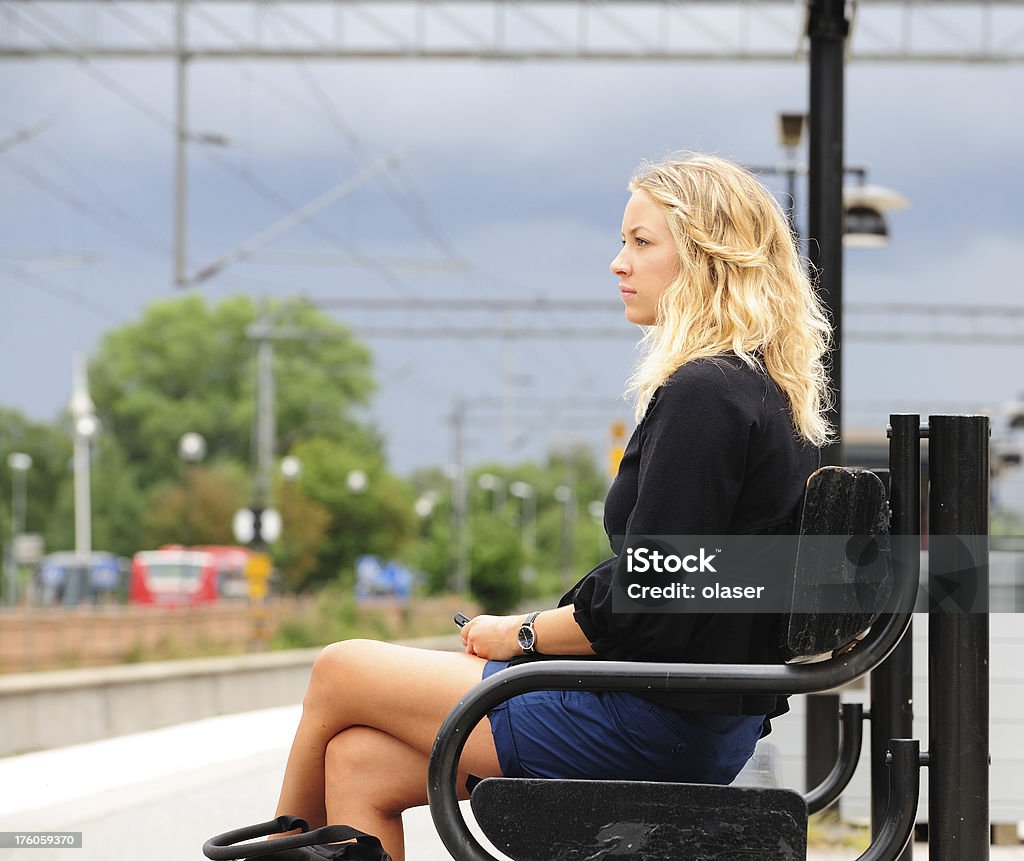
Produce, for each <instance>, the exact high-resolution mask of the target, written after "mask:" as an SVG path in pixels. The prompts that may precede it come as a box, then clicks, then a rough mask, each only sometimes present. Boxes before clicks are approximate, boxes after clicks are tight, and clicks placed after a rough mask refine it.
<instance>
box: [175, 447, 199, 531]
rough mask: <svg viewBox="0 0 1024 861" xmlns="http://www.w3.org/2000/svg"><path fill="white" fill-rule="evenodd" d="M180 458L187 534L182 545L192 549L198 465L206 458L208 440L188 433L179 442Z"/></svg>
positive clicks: (194, 529)
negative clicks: (183, 470)
mask: <svg viewBox="0 0 1024 861" xmlns="http://www.w3.org/2000/svg"><path fill="white" fill-rule="evenodd" d="M178 457H180V458H181V459H182V460H183V461H184V462H185V471H186V475H185V518H184V519H185V527H186V528H185V534H184V535H183V536H182V539H183V540H182V543H183V544H184V545H186V546H187V547H191V546H192V545H194V544H195V543H196V524H195V518H194V515H193V510H192V509H193V506H194V505H195V479H196V476H195V473H196V464H198V463H199V462H200V461H201V460H202V459H203V458H204V457H206V440H205V439H204V438H203V435H202V434H198V433H187V434H184V435H183V436H182V437H181V439H180V440H178Z"/></svg>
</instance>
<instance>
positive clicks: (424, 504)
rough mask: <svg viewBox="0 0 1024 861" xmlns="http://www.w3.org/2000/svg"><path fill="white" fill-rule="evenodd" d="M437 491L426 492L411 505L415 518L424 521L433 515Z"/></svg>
mask: <svg viewBox="0 0 1024 861" xmlns="http://www.w3.org/2000/svg"><path fill="white" fill-rule="evenodd" d="M437 499H438V496H437V491H436V490H428V491H427V492H426V493H424V494H423V495H422V496H420V497H419V498H418V499H417V500H416V502H415V503H413V507H412V508H413V511H415V512H416V516H417V517H419V518H420V519H421V520H426V519H427V518H428V517H430V515H431V514H433V513H434V507H435V506H436V505H437Z"/></svg>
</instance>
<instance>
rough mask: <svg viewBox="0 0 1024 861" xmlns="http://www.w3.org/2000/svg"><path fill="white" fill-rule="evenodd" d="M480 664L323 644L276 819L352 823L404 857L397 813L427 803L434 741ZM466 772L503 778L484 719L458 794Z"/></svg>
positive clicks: (384, 646)
mask: <svg viewBox="0 0 1024 861" xmlns="http://www.w3.org/2000/svg"><path fill="white" fill-rule="evenodd" d="M483 665H484V660H483V659H482V658H479V657H476V656H474V655H467V654H464V653H459V652H432V651H427V650H424V649H411V648H407V647H404V646H395V645H392V644H390V643H379V642H375V641H372V640H346V641H344V642H341V643H334V644H333V645H331V646H328V647H327V648H325V649H324V650H323V651H322V652H321V653H320V655H319V656H318V657H317V659H316V661H315V662H314V663H313V672H312V676H311V677H310V682H309V687H308V688H307V690H306V696H305V698H304V699H303V701H302V718H301V719H300V721H299V726H298V729H297V730H296V732H295V739H294V741H293V742H292V747H291V752H290V753H289V754H288V764H287V766H286V767H285V775H284V782H283V785H282V787H281V796H280V800H279V801H278V805H277V813H276V814H275V815H278V816H280V815H282V814H292V815H294V816H301V817H302V818H304V819H306V820H307V821H308V822H309V823H310V825H311V826H312V827H313V828H316V827H318V826H320V825H324V824H326V823H327V822H331V823H344V824H346V825H351V826H353V827H355V828H359V829H361V830H363V831H366V832H367V833H369V834H376V835H377V836H378V837H380V838H381V841H382V842H383V844H384V848H385V849H386V850H387V851H388V853H389V854H390V855H391V856H392V858H394V859H395V861H403V859H404V856H405V853H404V846H403V834H402V820H401V813H402V811H403V810H405V809H407V808H409V807H416V806H418V805H421V804H426V802H427V763H428V761H429V757H430V749H431V747H432V746H433V743H434V737H435V736H436V735H437V730H438V728H439V727H440V725H441V722H442V721H443V720H444V718H445V716H446V715H447V714H448V712H449V711H451V709H452V707H453V706H454V705H455V704H456V703H457V702H458V701H459V700H460V699H461V698H462V696H463V694H464V693H465V692H466V691H467V690H469V689H470V688H471V687H473V685H475V684H477V683H478V682H479V681H480V676H481V673H482V670H483ZM467 774H476V775H478V776H480V777H493V776H498V775H500V774H501V769H500V767H499V765H498V756H497V753H496V752H495V750H494V742H493V740H492V738H491V733H490V726H489V725H488V723H487V722H486V721H482V722H481V723H480V724H478V725H477V727H476V728H475V729H474V730H473V732H472V733H471V734H470V736H469V738H468V739H467V741H466V746H465V748H464V750H463V753H462V759H461V762H460V774H459V780H458V785H459V787H460V788H462V787H464V786H465V777H466V775H467ZM460 795H461V796H464V795H465V792H464V791H462V792H461V793H460Z"/></svg>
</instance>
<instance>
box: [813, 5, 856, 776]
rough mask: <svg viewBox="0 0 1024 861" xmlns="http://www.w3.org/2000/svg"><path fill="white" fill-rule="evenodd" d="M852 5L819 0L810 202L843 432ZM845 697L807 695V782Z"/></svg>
mask: <svg viewBox="0 0 1024 861" xmlns="http://www.w3.org/2000/svg"><path fill="white" fill-rule="evenodd" d="M844 13H845V4H844V0H812V2H811V9H810V19H809V22H808V28H807V35H808V37H809V39H810V78H811V81H810V87H811V93H810V117H809V126H810V146H809V159H808V161H809V168H810V170H809V176H808V184H807V188H808V203H807V233H808V237H807V239H808V242H807V245H808V257H809V258H810V261H811V270H812V272H811V274H812V276H817V278H818V286H819V292H820V295H821V297H822V300H823V301H824V303H825V306H826V308H827V310H828V313H829V316H830V317H831V319H832V325H833V332H834V338H835V340H834V343H833V347H832V352H831V356H830V358H829V362H830V365H831V374H832V390H833V392H834V395H835V406H834V407H833V409H832V411H831V413H830V415H829V420H830V421H831V423H832V425H833V426H834V427H835V429H836V432H837V433H838V434H841V433H842V411H841V409H840V407H841V404H840V397H841V392H842V369H843V363H842V353H841V347H842V342H843V307H842V305H843V241H842V240H843V58H844V53H845V44H846V34H847V32H848V30H849V22H848V21H847V20H846V16H845V14H844ZM843 462H844V458H843V443H842V438H841V437H840V438H839V439H838V441H837V442H835V443H833V444H832V445H829V446H827V447H826V448H825V449H824V450H823V451H822V463H823V464H835V465H842V464H843ZM838 716H839V697H838V696H836V695H835V694H826V695H824V696H819V697H808V698H807V718H806V728H805V732H804V738H805V745H804V748H805V751H806V760H805V765H804V778H805V785H806V787H807V788H808V789H810V788H811V787H814V786H817V785H818V784H819V783H821V782H822V781H823V780H824V779H825V778H826V777H827V775H828V773H829V771H830V770H831V768H832V765H833V763H834V762H835V761H836V757H837V756H838V755H839V726H838Z"/></svg>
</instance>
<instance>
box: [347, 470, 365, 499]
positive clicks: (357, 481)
mask: <svg viewBox="0 0 1024 861" xmlns="http://www.w3.org/2000/svg"><path fill="white" fill-rule="evenodd" d="M369 484H370V480H369V479H368V478H367V477H366V473H365V472H363V471H362V470H361V469H353V470H350V471H349V473H348V475H346V476H345V486H346V487H347V488H348V489H349V490H350V491H352V493H355V494H360V493H363V492H364V491H365V490H366V488H367V487H368V486H369Z"/></svg>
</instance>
